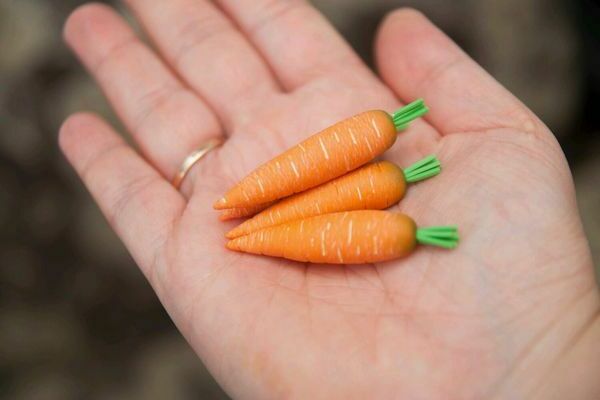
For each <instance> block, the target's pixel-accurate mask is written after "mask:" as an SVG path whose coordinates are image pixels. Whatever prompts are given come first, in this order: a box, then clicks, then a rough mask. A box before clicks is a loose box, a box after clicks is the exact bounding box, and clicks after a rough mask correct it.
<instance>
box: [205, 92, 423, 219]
mask: <svg viewBox="0 0 600 400" xmlns="http://www.w3.org/2000/svg"><path fill="white" fill-rule="evenodd" d="M427 111H428V109H427V107H426V106H425V104H424V102H423V100H417V101H415V102H413V103H411V104H409V105H407V106H405V107H403V108H401V109H399V110H398V111H396V112H395V113H394V114H393V115H389V114H388V113H386V112H385V111H381V110H373V111H367V112H364V113H362V114H358V115H356V116H354V117H351V118H348V119H345V120H343V121H340V122H338V123H336V124H334V125H332V126H330V127H329V128H326V129H325V130H323V131H321V132H319V133H317V134H315V135H313V136H311V137H309V138H308V139H306V140H305V141H303V142H302V143H300V144H298V145H296V146H294V147H292V148H290V149H288V150H287V151H285V152H284V153H282V154H280V155H279V156H277V157H275V158H274V159H272V160H271V161H268V162H266V163H265V164H263V165H261V166H259V167H258V168H257V169H255V170H254V171H253V172H251V173H250V174H249V175H248V176H246V177H245V178H243V179H242V180H241V181H240V182H239V183H238V184H237V185H236V186H234V187H233V188H232V189H230V190H229V191H228V192H227V193H226V194H225V196H224V197H222V198H221V199H219V200H218V201H217V202H215V204H214V208H215V209H218V210H220V209H225V208H236V207H250V206H254V205H256V204H261V203H266V202H269V201H272V200H277V199H280V198H282V197H286V196H289V195H291V194H294V193H298V192H302V191H304V190H306V189H310V188H312V187H315V186H317V185H320V184H321V183H324V182H327V181H329V180H331V179H334V178H337V177H338V176H341V175H344V174H345V173H347V172H350V171H352V170H354V169H356V168H358V167H360V166H361V165H363V164H366V163H367V162H369V161H371V160H372V159H374V158H375V157H377V156H378V155H379V154H381V153H383V152H384V151H386V150H387V149H389V148H390V147H391V146H392V145H393V144H394V142H395V141H396V137H397V131H399V130H403V129H405V128H406V127H407V126H408V124H409V123H410V122H411V121H412V120H414V119H415V118H418V117H420V116H422V115H423V114H425V113H426V112H427Z"/></svg>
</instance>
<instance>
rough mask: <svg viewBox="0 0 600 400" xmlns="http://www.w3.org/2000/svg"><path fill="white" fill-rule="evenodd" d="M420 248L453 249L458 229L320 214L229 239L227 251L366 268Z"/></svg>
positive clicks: (392, 216)
mask: <svg viewBox="0 0 600 400" xmlns="http://www.w3.org/2000/svg"><path fill="white" fill-rule="evenodd" d="M417 244H428V245H434V246H440V247H444V248H449V249H451V248H454V247H456V246H457V244H458V232H457V229H456V227H454V226H442V227H429V228H417V226H416V224H415V222H414V221H413V220H412V219H411V218H410V217H408V216H406V215H404V214H399V213H392V212H389V211H379V210H359V211H348V212H341V213H333V214H325V215H318V216H316V217H311V218H307V219H301V220H296V221H292V222H288V223H285V224H282V225H277V226H272V227H269V228H265V229H263V230H260V231H257V232H252V233H251V234H249V235H246V236H241V237H239V238H236V239H233V240H230V241H229V242H228V243H227V248H228V249H230V250H235V251H241V252H246V253H253V254H263V255H267V256H273V257H283V258H287V259H290V260H295V261H303V262H306V261H308V262H312V263H328V264H363V263H371V262H379V261H387V260H392V259H394V258H399V257H404V256H406V255H408V254H410V253H411V252H412V251H413V250H414V248H415V247H416V245H417Z"/></svg>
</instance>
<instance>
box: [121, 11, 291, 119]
mask: <svg viewBox="0 0 600 400" xmlns="http://www.w3.org/2000/svg"><path fill="white" fill-rule="evenodd" d="M127 3H128V4H129V5H130V6H131V8H132V10H133V11H134V13H135V14H136V15H137V16H138V18H139V19H140V21H141V22H142V24H143V25H144V27H145V28H146V30H147V31H148V33H149V35H150V36H151V37H152V39H153V40H154V41H155V42H156V44H157V45H158V47H159V48H160V50H161V51H162V53H163V54H164V56H165V58H166V59H167V60H168V62H169V63H170V64H171V65H172V66H173V67H174V68H175V69H176V70H177V71H178V72H179V74H180V75H181V76H182V77H183V78H184V79H185V80H186V81H187V82H189V84H190V85H191V86H192V87H193V88H194V89H196V90H197V91H198V93H200V94H201V96H202V97H203V98H204V99H206V101H207V102H208V103H209V104H210V105H211V106H212V107H213V108H214V109H215V110H216V112H217V113H218V115H219V116H220V117H221V119H222V120H223V121H224V123H225V125H226V127H227V128H229V129H231V127H232V126H233V125H234V122H238V121H240V120H244V119H245V117H246V116H248V115H251V114H252V112H253V110H254V108H255V107H257V106H260V105H261V104H263V103H264V102H265V100H266V99H267V98H269V97H270V96H272V95H273V94H274V93H277V92H278V91H279V88H278V85H277V83H276V81H275V79H274V78H273V76H272V75H271V73H270V71H269V69H268V67H267V65H266V64H265V63H264V62H263V60H262V59H261V58H260V56H259V55H258V54H257V53H256V51H255V50H254V49H253V48H252V46H251V45H250V44H249V43H248V42H247V41H246V40H245V38H244V37H243V35H241V34H240V32H239V31H238V30H237V29H235V27H234V26H233V24H232V23H231V21H229V20H228V19H227V18H226V17H225V16H224V15H223V14H222V13H221V12H220V11H219V10H218V9H217V8H216V7H215V6H214V5H213V4H212V3H211V2H210V1H206V0H198V1H188V0H169V1H168V2H167V1H164V2H156V1H155V0H127Z"/></svg>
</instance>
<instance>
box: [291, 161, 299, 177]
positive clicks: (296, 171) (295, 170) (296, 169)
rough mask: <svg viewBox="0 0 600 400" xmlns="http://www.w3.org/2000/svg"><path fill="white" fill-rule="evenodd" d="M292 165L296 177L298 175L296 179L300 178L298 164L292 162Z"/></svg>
mask: <svg viewBox="0 0 600 400" xmlns="http://www.w3.org/2000/svg"><path fill="white" fill-rule="evenodd" d="M290 165H291V166H292V170H294V175H296V178H300V174H299V173H298V168H296V163H295V162H293V161H290Z"/></svg>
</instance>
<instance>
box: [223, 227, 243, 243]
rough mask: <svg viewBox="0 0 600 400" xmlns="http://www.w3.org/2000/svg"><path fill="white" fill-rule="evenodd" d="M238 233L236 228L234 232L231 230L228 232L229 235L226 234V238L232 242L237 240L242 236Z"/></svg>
mask: <svg viewBox="0 0 600 400" xmlns="http://www.w3.org/2000/svg"><path fill="white" fill-rule="evenodd" d="M236 231H237V229H235V228H234V229H232V230H230V231H229V232H227V233H226V234H225V237H226V238H227V239H230V240H233V239H235V238H236V237H238V236H240V235H238V234H237V232H236Z"/></svg>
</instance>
